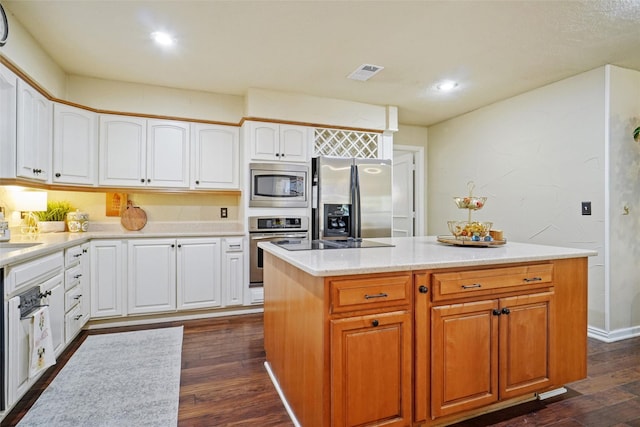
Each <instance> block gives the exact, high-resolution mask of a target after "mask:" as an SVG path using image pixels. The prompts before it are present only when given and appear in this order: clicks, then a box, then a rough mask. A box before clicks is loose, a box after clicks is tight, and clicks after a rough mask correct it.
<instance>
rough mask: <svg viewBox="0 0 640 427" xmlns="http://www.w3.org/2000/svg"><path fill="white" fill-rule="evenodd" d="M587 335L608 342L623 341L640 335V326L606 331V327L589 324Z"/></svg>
mask: <svg viewBox="0 0 640 427" xmlns="http://www.w3.org/2000/svg"><path fill="white" fill-rule="evenodd" d="M587 336H588V337H589V338H593V339H596V340H598V341H603V342H607V343H611V342H616V341H622V340H626V339H629V338H635V337H640V326H634V327H632V328H625V329H616V330H615V331H605V330H604V329H600V328H595V327H593V326H589V327H587Z"/></svg>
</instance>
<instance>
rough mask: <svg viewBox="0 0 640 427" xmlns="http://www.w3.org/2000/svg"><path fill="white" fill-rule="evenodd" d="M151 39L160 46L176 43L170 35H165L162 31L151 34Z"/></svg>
mask: <svg viewBox="0 0 640 427" xmlns="http://www.w3.org/2000/svg"><path fill="white" fill-rule="evenodd" d="M151 38H152V39H153V40H154V41H155V42H156V43H158V44H159V45H162V46H172V45H174V44H175V43H176V39H175V38H173V37H172V36H171V35H170V34H168V33H165V32H163V31H156V32H153V33H151Z"/></svg>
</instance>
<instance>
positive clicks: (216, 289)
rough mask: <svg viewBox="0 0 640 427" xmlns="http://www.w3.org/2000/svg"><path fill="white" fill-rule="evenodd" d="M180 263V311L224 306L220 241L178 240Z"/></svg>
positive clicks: (178, 287) (178, 277)
mask: <svg viewBox="0 0 640 427" xmlns="http://www.w3.org/2000/svg"><path fill="white" fill-rule="evenodd" d="M177 260H178V261H177V268H178V276H177V292H178V309H179V310H183V309H195V308H210V307H219V306H221V305H222V296H221V290H222V289H221V288H222V286H221V277H222V272H221V271H220V239H210V238H201V239H197V238H196V239H179V240H178V254H177Z"/></svg>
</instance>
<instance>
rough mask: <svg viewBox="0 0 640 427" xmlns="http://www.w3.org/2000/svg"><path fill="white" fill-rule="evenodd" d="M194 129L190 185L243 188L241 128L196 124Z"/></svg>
mask: <svg viewBox="0 0 640 427" xmlns="http://www.w3.org/2000/svg"><path fill="white" fill-rule="evenodd" d="M191 128H192V137H191V185H190V187H191V188H193V189H216V188H239V186H240V182H239V177H240V173H239V170H240V149H239V148H240V141H239V134H240V131H239V128H238V127H235V126H222V125H209V124H201V123H197V124H193V125H192V126H191Z"/></svg>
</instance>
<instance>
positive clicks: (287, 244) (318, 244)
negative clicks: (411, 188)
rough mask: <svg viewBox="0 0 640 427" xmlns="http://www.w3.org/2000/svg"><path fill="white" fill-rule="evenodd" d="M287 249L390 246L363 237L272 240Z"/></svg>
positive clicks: (305, 249)
mask: <svg viewBox="0 0 640 427" xmlns="http://www.w3.org/2000/svg"><path fill="white" fill-rule="evenodd" d="M271 243H273V244H274V245H276V246H279V247H281V248H283V249H286V250H288V251H310V250H325V249H358V248H382V247H391V246H393V245H391V244H389V243H381V242H376V241H374V240H365V239H347V240H308V239H301V240H295V239H289V240H276V241H272V242H271Z"/></svg>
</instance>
